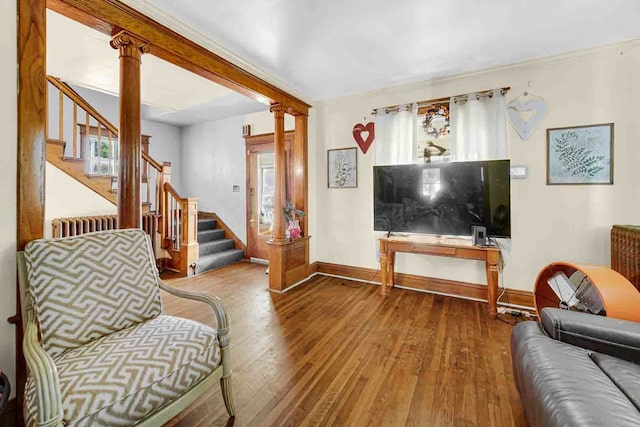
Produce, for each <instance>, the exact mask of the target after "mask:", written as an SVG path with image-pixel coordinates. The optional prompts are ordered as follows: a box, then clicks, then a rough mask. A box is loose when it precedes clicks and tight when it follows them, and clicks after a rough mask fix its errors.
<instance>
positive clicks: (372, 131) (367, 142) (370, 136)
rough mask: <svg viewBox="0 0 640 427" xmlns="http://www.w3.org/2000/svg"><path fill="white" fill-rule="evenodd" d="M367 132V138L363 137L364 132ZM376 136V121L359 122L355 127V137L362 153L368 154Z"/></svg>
mask: <svg viewBox="0 0 640 427" xmlns="http://www.w3.org/2000/svg"><path fill="white" fill-rule="evenodd" d="M363 133H365V134H366V136H367V138H366V139H363V138H362V134H363ZM375 137H376V128H375V123H373V122H369V123H367V124H366V126H365V125H363V124H362V123H358V124H357V125H355V126H354V127H353V139H355V140H356V143H357V144H358V147H360V149H361V150H362V154H367V151H369V147H371V143H372V142H373V140H374V139H375Z"/></svg>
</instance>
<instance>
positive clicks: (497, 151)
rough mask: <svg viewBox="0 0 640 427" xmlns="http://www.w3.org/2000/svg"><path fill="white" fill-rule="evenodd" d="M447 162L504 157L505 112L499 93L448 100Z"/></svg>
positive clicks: (505, 153) (505, 145)
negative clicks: (449, 140) (449, 153)
mask: <svg viewBox="0 0 640 427" xmlns="http://www.w3.org/2000/svg"><path fill="white" fill-rule="evenodd" d="M449 109H450V110H449V111H450V115H451V118H450V120H451V160H452V161H464V160H493V159H506V158H508V157H507V109H506V104H505V99H504V95H502V92H501V90H500V89H495V90H493V91H491V96H489V95H487V94H486V93H482V94H476V93H470V94H468V95H466V96H464V97H452V98H451V101H450V104H449Z"/></svg>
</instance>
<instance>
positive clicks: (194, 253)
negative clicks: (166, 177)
mask: <svg viewBox="0 0 640 427" xmlns="http://www.w3.org/2000/svg"><path fill="white" fill-rule="evenodd" d="M180 203H181V205H182V206H181V210H182V223H181V224H180V227H182V233H181V237H182V241H181V242H180V258H181V259H182V260H183V268H184V270H182V269H181V271H185V272H186V273H187V275H191V274H192V273H193V271H190V270H189V269H190V267H191V266H192V265H194V264H195V262H196V261H198V257H199V252H200V246H199V245H198V198H197V197H187V198H184V199H182V200H181V201H180Z"/></svg>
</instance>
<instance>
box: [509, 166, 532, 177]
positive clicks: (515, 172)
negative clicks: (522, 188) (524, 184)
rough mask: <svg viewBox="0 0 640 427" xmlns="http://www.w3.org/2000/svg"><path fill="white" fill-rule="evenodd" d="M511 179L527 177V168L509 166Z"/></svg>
mask: <svg viewBox="0 0 640 427" xmlns="http://www.w3.org/2000/svg"><path fill="white" fill-rule="evenodd" d="M510 173H511V179H525V178H526V177H527V176H528V175H529V168H528V166H527V165H515V166H511V172H510Z"/></svg>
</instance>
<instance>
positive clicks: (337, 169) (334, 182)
mask: <svg viewBox="0 0 640 427" xmlns="http://www.w3.org/2000/svg"><path fill="white" fill-rule="evenodd" d="M327 178H328V179H327V181H328V182H327V185H328V187H329V188H356V187H357V186H358V152H357V149H356V148H355V147H353V148H338V149H334V150H327Z"/></svg>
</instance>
